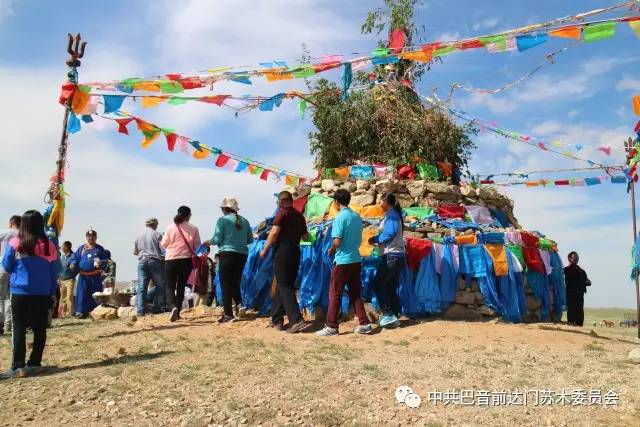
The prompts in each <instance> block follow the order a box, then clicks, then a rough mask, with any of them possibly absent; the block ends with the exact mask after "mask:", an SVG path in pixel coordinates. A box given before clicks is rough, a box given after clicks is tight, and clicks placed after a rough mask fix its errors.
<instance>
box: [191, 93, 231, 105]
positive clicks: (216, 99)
mask: <svg viewBox="0 0 640 427" xmlns="http://www.w3.org/2000/svg"><path fill="white" fill-rule="evenodd" d="M227 98H229V95H216V96H205V97H202V98H200V99H198V101H202V102H206V103H207V104H216V105H218V106H220V105H222V103H223V102H224V101H225V100H226V99H227Z"/></svg>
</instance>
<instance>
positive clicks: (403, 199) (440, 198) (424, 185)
mask: <svg viewBox="0 0 640 427" xmlns="http://www.w3.org/2000/svg"><path fill="white" fill-rule="evenodd" d="M338 189H345V190H347V191H349V192H350V193H351V204H352V205H356V206H370V205H374V204H376V203H379V201H380V198H381V197H382V194H384V193H387V192H392V193H394V194H395V196H396V199H397V200H398V202H399V203H400V206H401V207H402V208H407V207H412V206H424V207H431V208H434V209H436V208H438V207H439V206H441V205H445V204H459V205H466V206H484V207H487V208H489V209H494V210H500V211H503V212H504V213H505V214H506V215H507V218H508V219H509V222H510V223H511V224H512V225H513V228H499V227H494V229H493V230H492V231H514V230H522V227H521V226H520V225H519V223H518V221H517V219H516V218H515V216H514V215H513V201H512V200H511V199H509V198H508V197H507V196H505V195H503V194H501V193H499V192H498V191H497V190H496V189H495V188H493V187H487V186H482V187H478V188H474V187H472V186H470V185H451V184H447V183H445V182H436V181H424V180H400V179H395V178H389V177H387V178H372V179H369V180H356V179H354V178H346V179H340V178H337V179H318V180H315V181H313V182H312V183H311V185H304V186H302V187H298V188H296V189H292V188H289V191H292V192H293V193H294V197H304V196H305V195H306V194H309V193H320V194H323V195H325V196H329V197H331V196H332V195H333V194H334V192H335V191H336V190H338ZM411 221H412V219H411V218H406V219H405V224H404V225H405V227H404V236H405V237H411V238H420V239H423V238H430V239H432V238H439V237H444V236H447V235H451V233H452V231H451V230H448V229H446V228H444V227H443V226H441V225H439V224H437V223H429V222H428V221H427V222H425V223H423V224H422V225H421V226H420V227H417V228H410V227H409V224H410V222H411ZM470 233H474V231H473V230H469V231H466V232H464V233H461V234H470ZM525 292H526V296H527V305H528V310H529V312H528V314H527V315H526V316H525V320H526V321H527V322H536V321H540V320H541V315H540V302H539V301H537V300H536V298H534V296H533V290H532V289H531V288H530V287H529V286H528V284H527V282H526V277H525ZM552 297H553V296H552ZM367 311H371V310H369V309H368V310H367ZM371 314H372V315H373V316H374V317H377V316H376V313H373V312H371ZM351 315H352V314H350V316H351ZM442 315H443V316H444V317H445V318H447V319H456V320H483V319H488V318H495V317H497V315H496V313H495V312H494V311H493V310H491V309H490V308H489V307H487V306H486V305H484V304H483V297H482V293H481V292H480V288H479V286H478V283H477V280H476V279H472V280H470V285H469V286H467V284H466V281H465V279H464V278H462V277H461V278H459V281H458V292H457V295H456V301H455V303H454V304H453V305H451V306H450V307H449V308H448V309H447V310H446V312H444V313H443V314H442ZM554 320H559V319H554Z"/></svg>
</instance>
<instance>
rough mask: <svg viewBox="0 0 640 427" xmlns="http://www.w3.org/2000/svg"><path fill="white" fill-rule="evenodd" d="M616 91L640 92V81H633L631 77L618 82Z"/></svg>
mask: <svg viewBox="0 0 640 427" xmlns="http://www.w3.org/2000/svg"><path fill="white" fill-rule="evenodd" d="M616 90H617V91H619V92H624V91H629V92H640V79H633V78H631V77H625V78H623V79H622V80H620V81H619V82H618V84H617V85H616Z"/></svg>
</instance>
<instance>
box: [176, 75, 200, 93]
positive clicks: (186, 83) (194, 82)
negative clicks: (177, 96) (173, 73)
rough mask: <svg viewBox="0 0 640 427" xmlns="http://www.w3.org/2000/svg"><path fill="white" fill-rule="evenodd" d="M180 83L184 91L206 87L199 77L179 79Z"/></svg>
mask: <svg viewBox="0 0 640 427" xmlns="http://www.w3.org/2000/svg"><path fill="white" fill-rule="evenodd" d="M178 81H179V82H180V84H181V85H182V87H183V88H184V90H188V89H198V88H201V87H204V85H203V84H202V80H200V78H199V77H188V78H185V79H179V80H178Z"/></svg>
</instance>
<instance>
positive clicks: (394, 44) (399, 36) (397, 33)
mask: <svg viewBox="0 0 640 427" xmlns="http://www.w3.org/2000/svg"><path fill="white" fill-rule="evenodd" d="M406 38H407V35H406V34H405V33H404V31H402V30H400V29H395V30H393V31H392V32H391V34H390V35H389V48H390V49H391V50H392V51H393V52H394V53H398V52H400V51H401V50H402V48H403V47H404V42H405V40H406Z"/></svg>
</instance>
